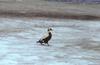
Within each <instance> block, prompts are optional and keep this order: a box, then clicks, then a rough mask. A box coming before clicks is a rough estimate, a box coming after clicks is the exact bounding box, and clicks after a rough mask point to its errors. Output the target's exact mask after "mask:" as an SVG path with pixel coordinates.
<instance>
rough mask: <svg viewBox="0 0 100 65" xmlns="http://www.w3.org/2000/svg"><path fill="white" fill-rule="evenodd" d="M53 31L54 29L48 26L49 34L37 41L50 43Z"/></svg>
mask: <svg viewBox="0 0 100 65" xmlns="http://www.w3.org/2000/svg"><path fill="white" fill-rule="evenodd" d="M51 31H52V29H51V28H48V35H46V36H45V37H43V38H41V39H40V40H39V41H37V43H40V44H41V45H43V43H45V44H47V45H49V44H48V42H49V40H50V39H51V38H52V33H51Z"/></svg>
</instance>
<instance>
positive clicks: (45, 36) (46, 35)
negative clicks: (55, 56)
mask: <svg viewBox="0 0 100 65" xmlns="http://www.w3.org/2000/svg"><path fill="white" fill-rule="evenodd" d="M48 36H49V35H48V34H45V35H44V36H43V37H42V38H41V40H43V39H45V38H47V37H48Z"/></svg>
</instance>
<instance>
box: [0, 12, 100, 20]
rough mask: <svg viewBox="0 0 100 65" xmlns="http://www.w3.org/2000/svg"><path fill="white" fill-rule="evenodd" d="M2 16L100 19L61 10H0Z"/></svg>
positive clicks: (99, 18)
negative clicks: (60, 11) (61, 11)
mask: <svg viewBox="0 0 100 65" xmlns="http://www.w3.org/2000/svg"><path fill="white" fill-rule="evenodd" d="M0 16H1V17H2V16H4V17H6V16H7V17H28V18H33V17H45V18H59V19H76V20H100V16H93V15H85V14H70V13H66V14H65V13H59V12H23V13H22V12H18V11H17V12H16V11H0Z"/></svg>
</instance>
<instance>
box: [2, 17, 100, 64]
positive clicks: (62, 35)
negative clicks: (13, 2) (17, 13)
mask: <svg viewBox="0 0 100 65" xmlns="http://www.w3.org/2000/svg"><path fill="white" fill-rule="evenodd" d="M48 27H52V28H53V38H52V40H50V42H49V44H50V46H42V45H40V44H37V43H36V41H37V40H38V39H39V38H40V37H41V36H42V35H43V34H44V33H45V32H47V28H48ZM0 65H100V21H81V20H70V19H49V18H44V19H43V18H36V19H35V18H33V19H25V18H13V17H12V18H0Z"/></svg>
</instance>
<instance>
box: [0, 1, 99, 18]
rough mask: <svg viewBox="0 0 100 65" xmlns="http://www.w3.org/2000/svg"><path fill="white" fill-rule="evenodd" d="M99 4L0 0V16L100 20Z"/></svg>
mask: <svg viewBox="0 0 100 65" xmlns="http://www.w3.org/2000/svg"><path fill="white" fill-rule="evenodd" d="M99 10H100V6H99V4H68V3H66V2H53V1H46V0H0V15H2V16H25V17H51V18H66V19H86V20H90V19H92V20H93V19H96V20H98V19H100V12H99Z"/></svg>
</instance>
